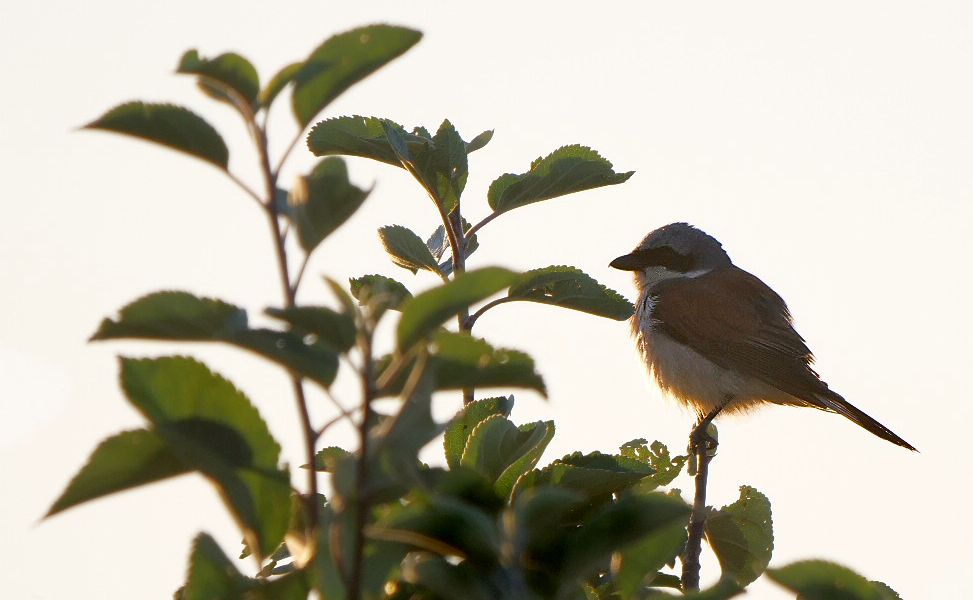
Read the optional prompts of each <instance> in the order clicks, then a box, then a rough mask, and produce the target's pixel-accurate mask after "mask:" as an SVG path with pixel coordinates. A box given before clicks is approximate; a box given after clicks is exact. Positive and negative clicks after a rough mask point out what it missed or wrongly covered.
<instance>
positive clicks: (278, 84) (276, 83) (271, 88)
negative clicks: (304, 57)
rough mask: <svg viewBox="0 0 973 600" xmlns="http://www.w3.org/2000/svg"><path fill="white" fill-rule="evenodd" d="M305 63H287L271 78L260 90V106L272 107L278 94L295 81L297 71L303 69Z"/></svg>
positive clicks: (258, 99)
mask: <svg viewBox="0 0 973 600" xmlns="http://www.w3.org/2000/svg"><path fill="white" fill-rule="evenodd" d="M301 66H303V63H299V62H295V63H291V64H289V65H287V66H286V67H284V68H283V69H281V70H280V71H278V72H277V74H276V75H274V76H273V78H271V80H270V83H268V84H267V87H265V88H264V89H263V90H261V91H260V95H259V96H258V97H257V101H258V102H259V103H260V106H262V107H264V108H270V105H271V104H273V102H274V100H275V99H276V98H277V96H278V95H279V94H280V93H281V92H282V91H284V88H285V87H287V84H289V83H290V82H292V81H294V76H295V75H297V72H298V71H300V70H301Z"/></svg>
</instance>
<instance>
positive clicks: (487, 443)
mask: <svg viewBox="0 0 973 600" xmlns="http://www.w3.org/2000/svg"><path fill="white" fill-rule="evenodd" d="M553 437H554V422H553V421H537V422H536V423H528V424H525V425H521V426H520V427H517V426H516V425H514V424H513V423H512V422H510V421H509V420H508V419H507V418H506V417H504V416H503V415H499V414H498V415H493V416H491V417H488V418H486V419H484V420H483V421H481V422H480V423H479V424H478V425H477V426H476V427H474V428H473V431H472V432H471V433H470V437H469V439H468V440H467V442H466V448H465V449H464V451H463V456H462V459H461V460H460V464H461V465H463V466H466V467H470V468H472V469H474V470H476V471H477V472H479V473H482V474H483V475H484V476H486V477H487V478H488V479H490V480H491V481H494V482H495V484H494V489H495V490H496V492H497V494H498V495H499V496H501V497H507V496H509V495H510V491H511V490H512V489H513V487H514V483H516V482H517V479H519V478H520V476H522V475H523V474H524V473H526V472H527V471H529V470H530V469H532V468H534V466H535V465H536V464H537V461H538V460H540V458H541V454H543V453H544V450H545V449H546V448H547V445H548V444H549V443H550V442H551V439H552V438H553Z"/></svg>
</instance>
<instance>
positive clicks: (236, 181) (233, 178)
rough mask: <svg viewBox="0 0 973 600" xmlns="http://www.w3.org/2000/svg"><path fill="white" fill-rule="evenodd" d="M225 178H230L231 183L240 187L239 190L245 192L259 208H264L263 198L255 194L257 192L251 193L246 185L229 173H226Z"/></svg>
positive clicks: (251, 190)
mask: <svg viewBox="0 0 973 600" xmlns="http://www.w3.org/2000/svg"><path fill="white" fill-rule="evenodd" d="M226 176H227V177H229V178H230V181H232V182H233V183H235V184H237V185H238V186H240V188H241V189H242V190H243V191H244V192H246V194H247V195H248V196H250V197H251V198H253V200H254V201H256V203H257V204H259V205H260V206H261V207H264V201H263V198H261V197H260V195H259V194H257V192H255V191H253V189H252V188H251V187H250V186H248V185H247V184H246V183H244V182H243V180H242V179H240V178H239V177H237V176H236V175H234V174H233V173H231V172H230V171H226Z"/></svg>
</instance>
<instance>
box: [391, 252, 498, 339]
mask: <svg viewBox="0 0 973 600" xmlns="http://www.w3.org/2000/svg"><path fill="white" fill-rule="evenodd" d="M420 243H422V241H421V240H420ZM422 248H423V249H424V250H425V251H426V252H427V253H428V252H429V249H428V248H426V246H425V244H423V245H422ZM429 257H430V258H432V255H431V254H430V255H429ZM434 262H435V261H434ZM515 277H516V275H515V274H514V273H513V272H511V271H508V270H507V269H503V268H500V267H486V268H482V269H477V270H474V271H467V272H466V273H461V274H458V275H457V276H456V278H455V279H453V280H452V281H450V282H448V283H445V284H443V285H441V286H438V287H435V288H432V289H431V290H427V291H425V292H423V293H421V294H419V295H418V296H415V297H414V298H412V299H411V300H409V301H408V302H407V303H405V304H404V305H403V306H402V318H401V319H400V320H399V326H398V331H397V338H398V343H399V348H400V349H402V350H404V349H406V348H408V347H410V346H412V345H413V344H415V343H416V342H418V341H419V340H420V339H422V338H424V337H426V336H428V335H429V334H430V333H432V332H433V331H435V330H436V329H437V328H438V327H439V326H440V325H442V324H443V323H445V322H446V320H447V319H449V318H450V317H453V316H456V315H457V314H459V313H460V312H461V311H463V310H466V309H467V308H469V306H470V305H471V304H474V303H476V302H480V301H481V300H485V299H486V298H489V297H490V296H492V295H493V294H496V293H497V292H499V291H500V290H502V289H503V288H505V287H507V286H509V285H510V284H511V283H512V282H513V281H514V279H515Z"/></svg>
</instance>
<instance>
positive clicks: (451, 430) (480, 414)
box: [443, 396, 514, 469]
mask: <svg viewBox="0 0 973 600" xmlns="http://www.w3.org/2000/svg"><path fill="white" fill-rule="evenodd" d="M513 405H514V397H513V396H507V397H506V398H504V397H502V396H501V397H499V398H481V399H480V400H474V401H473V402H471V403H469V404H467V405H466V406H464V407H463V409H462V410H461V411H459V412H458V413H456V416H455V417H453V419H452V421H450V422H449V426H448V427H447V428H446V433H445V435H444V436H443V448H444V450H445V452H446V464H447V465H449V468H450V469H455V468H457V467H459V466H460V461H461V459H462V458H463V451H464V450H465V449H466V442H467V440H469V438H470V434H471V433H472V432H473V429H474V428H475V427H476V426H477V425H478V424H479V423H481V422H482V421H484V420H485V419H487V418H488V417H492V416H494V415H500V416H503V417H507V416H509V415H510V411H511V410H512V409H513Z"/></svg>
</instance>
